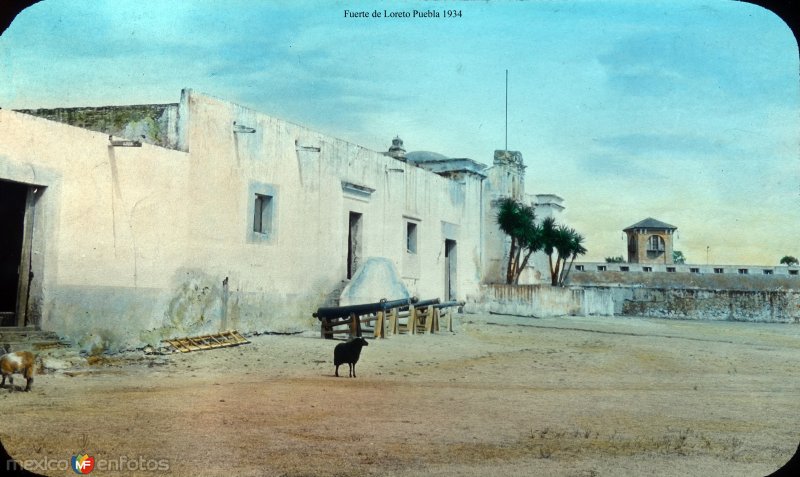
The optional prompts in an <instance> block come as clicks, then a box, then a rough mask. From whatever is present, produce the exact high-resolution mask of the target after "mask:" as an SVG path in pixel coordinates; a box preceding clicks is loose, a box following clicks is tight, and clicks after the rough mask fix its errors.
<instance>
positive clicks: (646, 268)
mask: <svg viewBox="0 0 800 477" xmlns="http://www.w3.org/2000/svg"><path fill="white" fill-rule="evenodd" d="M642 271H643V272H652V271H653V267H642Z"/></svg>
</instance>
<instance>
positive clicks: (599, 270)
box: [597, 265, 606, 272]
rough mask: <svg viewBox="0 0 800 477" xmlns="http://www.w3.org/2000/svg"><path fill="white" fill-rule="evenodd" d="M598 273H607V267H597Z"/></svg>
mask: <svg viewBox="0 0 800 477" xmlns="http://www.w3.org/2000/svg"><path fill="white" fill-rule="evenodd" d="M597 271H598V272H605V271H606V266H605V265H598V266H597Z"/></svg>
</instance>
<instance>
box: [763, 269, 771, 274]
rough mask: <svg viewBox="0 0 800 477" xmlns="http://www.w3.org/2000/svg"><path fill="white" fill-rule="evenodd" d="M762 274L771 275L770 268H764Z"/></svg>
mask: <svg viewBox="0 0 800 477" xmlns="http://www.w3.org/2000/svg"><path fill="white" fill-rule="evenodd" d="M764 275H772V270H770V269H765V270H764Z"/></svg>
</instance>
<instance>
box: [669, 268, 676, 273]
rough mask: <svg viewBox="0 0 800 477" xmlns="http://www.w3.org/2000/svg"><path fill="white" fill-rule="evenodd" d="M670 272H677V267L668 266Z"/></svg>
mask: <svg viewBox="0 0 800 477" xmlns="http://www.w3.org/2000/svg"><path fill="white" fill-rule="evenodd" d="M667 271H668V272H669V273H675V267H667Z"/></svg>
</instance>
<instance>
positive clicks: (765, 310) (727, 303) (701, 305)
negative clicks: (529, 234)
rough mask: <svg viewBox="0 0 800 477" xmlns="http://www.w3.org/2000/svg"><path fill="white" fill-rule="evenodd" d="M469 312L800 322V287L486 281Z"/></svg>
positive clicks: (467, 308) (469, 303) (470, 300)
mask: <svg viewBox="0 0 800 477" xmlns="http://www.w3.org/2000/svg"><path fill="white" fill-rule="evenodd" d="M464 310H465V311H466V312H467V313H481V312H483V313H498V314H508V315H520V316H536V317H550V316H563V315H601V316H612V315H621V316H648V317H653V318H668V319H682V320H727V321H751V322H765V323H800V291H797V290H710V289H696V288H664V287H644V286H641V285H639V286H635V285H621V284H618V285H616V286H591V285H587V286H582V287H581V286H572V287H569V288H561V287H551V286H549V285H483V286H482V287H481V289H480V293H479V295H478V296H470V297H467V304H466V306H465V307H464Z"/></svg>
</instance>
